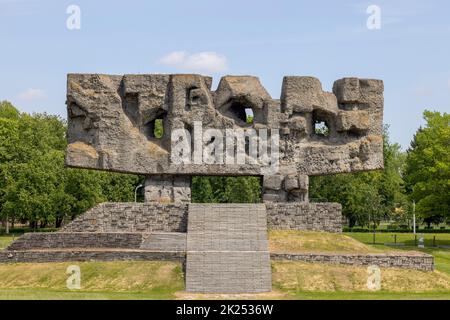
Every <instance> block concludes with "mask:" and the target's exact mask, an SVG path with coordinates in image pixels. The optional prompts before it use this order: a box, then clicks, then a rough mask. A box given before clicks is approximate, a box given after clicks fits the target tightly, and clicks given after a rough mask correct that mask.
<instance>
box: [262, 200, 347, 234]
mask: <svg viewBox="0 0 450 320" xmlns="http://www.w3.org/2000/svg"><path fill="white" fill-rule="evenodd" d="M266 207H267V227H268V228H269V229H278V230H306V231H326V232H342V206H341V205H340V204H339V203H329V202H324V203H307V202H300V203H295V202H290V203H282V202H278V203H266Z"/></svg>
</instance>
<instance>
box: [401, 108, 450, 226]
mask: <svg viewBox="0 0 450 320" xmlns="http://www.w3.org/2000/svg"><path fill="white" fill-rule="evenodd" d="M423 116H424V119H425V121H426V125H425V127H424V128H419V130H417V132H416V134H415V136H414V138H413V140H412V142H411V146H410V148H409V149H408V154H407V159H406V172H405V173H406V174H405V180H406V182H407V188H408V190H409V191H410V197H411V200H415V202H416V210H417V213H418V215H419V216H420V217H421V218H422V219H423V220H424V221H425V222H426V223H427V224H428V226H430V225H431V223H439V222H442V221H443V220H444V219H448V218H449V217H450V114H448V113H442V114H441V113H440V112H431V111H425V112H424V113H423Z"/></svg>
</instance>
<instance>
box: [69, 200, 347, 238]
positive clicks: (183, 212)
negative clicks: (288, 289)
mask: <svg viewBox="0 0 450 320" xmlns="http://www.w3.org/2000/svg"><path fill="white" fill-rule="evenodd" d="M265 206H266V211H267V227H268V229H279V230H308V231H326V232H342V206H341V205H340V204H338V203H307V202H290V203H266V204H265ZM187 216H188V204H172V203H171V204H155V203H102V204H99V205H97V206H96V207H94V208H92V209H90V210H88V211H87V212H86V213H84V214H82V215H80V216H78V217H77V218H76V219H75V220H73V221H72V222H71V223H69V224H68V225H66V226H65V227H64V228H63V229H62V230H61V231H63V232H145V233H152V232H186V231H187Z"/></svg>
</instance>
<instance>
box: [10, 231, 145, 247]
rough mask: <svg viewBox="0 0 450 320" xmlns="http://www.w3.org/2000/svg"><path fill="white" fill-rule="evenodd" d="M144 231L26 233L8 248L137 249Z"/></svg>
mask: <svg viewBox="0 0 450 320" xmlns="http://www.w3.org/2000/svg"><path fill="white" fill-rule="evenodd" d="M142 237H143V234H142V233H96V232H74V233H71V232H51V233H25V234H24V235H23V236H21V237H20V238H19V239H17V240H16V241H14V242H13V243H12V244H11V245H10V246H9V247H8V249H7V250H30V249H48V248H118V249H137V248H139V247H140V246H141V243H142V240H143V238H142Z"/></svg>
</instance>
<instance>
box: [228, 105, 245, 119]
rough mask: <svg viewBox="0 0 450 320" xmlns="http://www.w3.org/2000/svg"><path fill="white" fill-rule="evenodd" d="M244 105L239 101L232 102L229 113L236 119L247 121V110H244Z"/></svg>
mask: <svg viewBox="0 0 450 320" xmlns="http://www.w3.org/2000/svg"><path fill="white" fill-rule="evenodd" d="M246 109H248V108H246V106H245V105H243V104H241V103H239V102H233V103H232V104H231V106H230V108H229V111H230V113H231V114H232V115H233V116H234V117H235V118H237V119H239V120H241V121H242V122H245V123H247V112H246Z"/></svg>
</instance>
